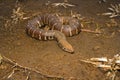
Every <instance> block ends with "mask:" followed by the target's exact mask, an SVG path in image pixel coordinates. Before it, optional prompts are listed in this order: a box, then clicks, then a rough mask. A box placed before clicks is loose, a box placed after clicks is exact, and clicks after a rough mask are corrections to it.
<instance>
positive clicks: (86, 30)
mask: <svg viewBox="0 0 120 80" xmlns="http://www.w3.org/2000/svg"><path fill="white" fill-rule="evenodd" d="M81 31H83V32H89V33H95V34H101V32H97V31H91V30H88V29H81Z"/></svg>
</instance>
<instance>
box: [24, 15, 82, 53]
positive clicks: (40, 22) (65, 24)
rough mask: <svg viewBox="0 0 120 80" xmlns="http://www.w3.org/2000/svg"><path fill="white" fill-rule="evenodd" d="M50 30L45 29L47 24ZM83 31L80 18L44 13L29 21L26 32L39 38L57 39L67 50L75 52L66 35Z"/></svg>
mask: <svg viewBox="0 0 120 80" xmlns="http://www.w3.org/2000/svg"><path fill="white" fill-rule="evenodd" d="M46 25H47V26H49V30H44V29H43V28H44V27H45V26H46ZM80 31H81V25H80V23H79V20H78V19H76V18H71V17H58V16H56V15H52V14H44V15H39V16H37V17H35V18H34V19H32V20H30V21H29V22H28V25H27V26H26V32H27V34H28V35H30V36H31V37H33V38H36V39H39V40H53V39H56V40H57V42H58V43H59V46H60V47H61V48H62V49H63V50H64V51H67V52H70V53H73V52H74V49H73V47H72V46H71V44H70V43H69V42H68V41H67V40H66V36H74V35H76V34H79V33H80Z"/></svg>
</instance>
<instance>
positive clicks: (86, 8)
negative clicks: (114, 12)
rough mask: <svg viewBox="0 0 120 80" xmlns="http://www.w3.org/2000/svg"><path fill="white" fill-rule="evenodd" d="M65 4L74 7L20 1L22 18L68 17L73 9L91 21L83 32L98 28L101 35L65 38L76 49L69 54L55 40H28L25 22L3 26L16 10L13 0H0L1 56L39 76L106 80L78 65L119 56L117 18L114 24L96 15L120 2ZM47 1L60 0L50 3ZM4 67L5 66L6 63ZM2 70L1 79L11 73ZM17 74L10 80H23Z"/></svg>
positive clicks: (97, 71)
mask: <svg viewBox="0 0 120 80" xmlns="http://www.w3.org/2000/svg"><path fill="white" fill-rule="evenodd" d="M68 1H69V2H70V3H72V4H74V5H76V6H75V7H68V8H64V7H51V6H49V5H48V6H46V5H45V3H46V2H47V0H36V1H34V0H21V2H20V3H19V6H20V7H21V9H22V10H23V11H24V12H25V13H26V14H25V16H29V17H30V16H32V15H33V14H37V13H40V14H41V13H60V14H64V15H70V12H71V10H72V11H73V13H79V14H81V17H85V19H86V20H87V21H88V22H90V23H86V24H85V25H84V27H83V29H84V28H85V29H90V30H95V29H97V28H99V29H100V30H101V31H102V33H103V34H100V35H96V34H93V33H87V32H81V33H80V34H78V35H76V36H73V37H67V40H68V41H69V42H70V43H71V44H72V46H73V47H74V49H75V53H74V54H70V53H67V52H64V51H63V50H61V48H60V47H59V46H58V45H57V42H56V41H54V40H53V41H39V40H36V39H33V38H31V37H29V36H28V35H27V34H26V32H25V27H26V25H27V21H28V20H22V21H20V22H19V23H17V24H14V25H10V26H5V24H6V21H7V19H10V16H11V14H12V10H13V9H14V8H15V2H16V0H10V1H9V0H0V53H1V54H2V55H4V56H6V57H8V58H10V59H11V60H13V61H15V62H17V63H18V64H20V65H22V66H25V67H30V68H32V69H36V70H38V71H40V72H41V73H42V74H46V75H51V76H61V77H64V78H66V79H67V78H70V80H106V75H105V71H103V70H100V69H98V68H96V67H94V66H93V65H91V64H87V63H84V62H81V60H82V59H89V58H91V57H109V58H112V57H113V56H114V55H115V54H117V53H119V51H120V32H119V31H120V26H119V25H120V18H115V19H114V21H116V23H117V25H116V24H114V23H113V22H112V20H111V19H110V18H109V17H108V16H100V15H97V14H100V13H104V12H108V11H109V10H108V9H107V8H108V7H109V6H110V4H116V3H120V0H106V1H107V2H105V3H104V2H102V3H99V0H68ZM50 2H51V3H53V2H63V1H62V0H59V1H58V0H51V1H50ZM83 23H84V21H83ZM106 23H108V24H110V26H108V25H106ZM96 24H98V26H97V25H96ZM112 24H113V25H112ZM111 25H112V26H111ZM5 65H6V66H8V65H7V64H5ZM4 67H5V66H4ZM9 67H10V66H9ZM1 69H2V71H1V72H0V78H2V77H4V76H5V75H7V73H10V72H9V71H7V70H8V69H10V68H8V67H6V68H5V69H4V68H0V70H1ZM19 74H20V73H19ZM19 74H17V75H18V76H17V77H16V78H14V79H9V80H25V79H24V76H25V75H22V73H21V74H20V75H19ZM36 76H37V75H36ZM31 78H32V79H31V80H47V79H44V78H43V79H40V78H39V77H35V76H32V77H31ZM119 78H120V73H119V74H118V75H117V78H116V80H119ZM48 80H55V79H48Z"/></svg>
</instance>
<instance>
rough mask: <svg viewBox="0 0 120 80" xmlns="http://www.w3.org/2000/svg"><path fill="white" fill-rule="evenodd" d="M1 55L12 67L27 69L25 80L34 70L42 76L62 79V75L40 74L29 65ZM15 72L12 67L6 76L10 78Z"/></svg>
mask: <svg viewBox="0 0 120 80" xmlns="http://www.w3.org/2000/svg"><path fill="white" fill-rule="evenodd" d="M2 57H3V61H4V62H7V63H9V64H11V65H13V68H20V69H23V70H27V71H29V73H28V74H27V77H26V80H29V76H30V72H35V73H37V74H40V75H41V76H43V77H47V78H56V79H57V78H58V79H63V78H62V77H59V76H58V77H56V76H51V75H45V74H42V73H41V72H40V71H38V70H35V69H32V68H29V67H24V66H22V65H20V64H18V63H16V62H15V61H12V60H11V59H9V58H7V57H5V56H2ZM14 73H15V69H13V71H12V72H11V73H10V75H9V76H8V77H7V78H10V77H12V75H13V74H14Z"/></svg>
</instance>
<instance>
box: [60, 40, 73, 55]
mask: <svg viewBox="0 0 120 80" xmlns="http://www.w3.org/2000/svg"><path fill="white" fill-rule="evenodd" d="M59 45H60V47H61V48H62V49H63V50H64V51H66V52H69V53H74V49H73V47H72V46H71V44H70V43H68V42H67V41H66V40H61V41H60V42H59Z"/></svg>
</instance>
